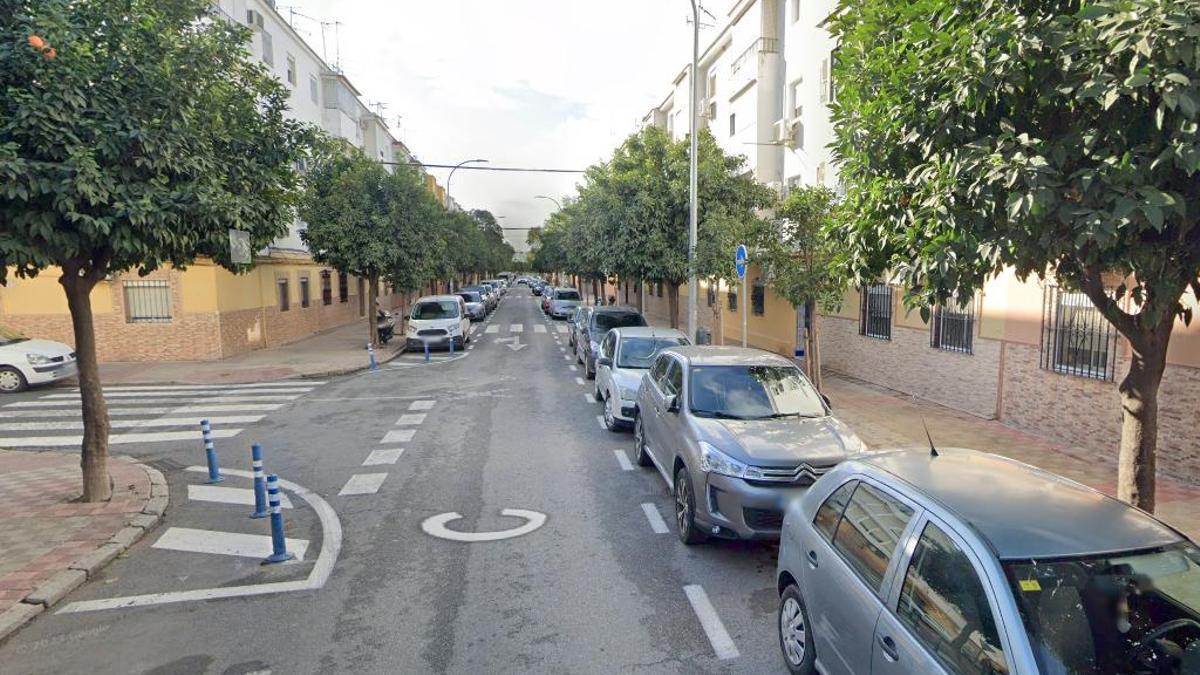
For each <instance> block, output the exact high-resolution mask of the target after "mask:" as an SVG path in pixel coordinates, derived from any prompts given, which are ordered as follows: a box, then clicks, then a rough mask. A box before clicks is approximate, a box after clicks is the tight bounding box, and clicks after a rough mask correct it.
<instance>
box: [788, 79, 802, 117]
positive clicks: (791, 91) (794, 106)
mask: <svg viewBox="0 0 1200 675" xmlns="http://www.w3.org/2000/svg"><path fill="white" fill-rule="evenodd" d="M802 84H804V78H800V77H798V78H796V81H795V82H792V83H791V84H790V85H789V86H788V105H789V106H790V110H791V111H792V115H791V116H792V119H798V118H799V117H800V114H801V113H803V112H804V107H803V106H801V105H800V85H802Z"/></svg>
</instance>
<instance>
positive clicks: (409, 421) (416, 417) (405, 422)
mask: <svg viewBox="0 0 1200 675" xmlns="http://www.w3.org/2000/svg"><path fill="white" fill-rule="evenodd" d="M424 421H425V413H411V414H407V415H401V416H400V419H398V420H396V426H416V425H418V424H420V423H422V422H424Z"/></svg>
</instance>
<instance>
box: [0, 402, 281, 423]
mask: <svg viewBox="0 0 1200 675" xmlns="http://www.w3.org/2000/svg"><path fill="white" fill-rule="evenodd" d="M283 405H284V404H282V403H260V404H254V403H242V404H234V405H185V406H180V407H178V408H160V407H154V406H149V407H146V406H134V407H130V408H125V407H115V408H109V409H108V414H109V415H110V416H111V417H120V416H122V415H164V414H180V413H210V412H230V413H232V412H260V411H267V410H277V409H279V408H282V407H283ZM77 408H78V404H74V405H72V406H71V407H70V408H68V409H66V410H59V409H56V408H49V409H42V408H32V409H28V410H6V411H5V412H4V415H3V417H4V418H5V419H9V418H12V419H15V418H21V417H32V418H43V417H79V416H80V413H79V410H78V409H77ZM193 421H196V420H193Z"/></svg>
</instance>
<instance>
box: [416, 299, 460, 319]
mask: <svg viewBox="0 0 1200 675" xmlns="http://www.w3.org/2000/svg"><path fill="white" fill-rule="evenodd" d="M411 317H412V318H413V319H414V320H416V321H422V320H430V319H456V318H458V303H457V302H454V301H453V300H436V301H429V302H418V303H417V304H416V306H415V307H413V310H412V315H411Z"/></svg>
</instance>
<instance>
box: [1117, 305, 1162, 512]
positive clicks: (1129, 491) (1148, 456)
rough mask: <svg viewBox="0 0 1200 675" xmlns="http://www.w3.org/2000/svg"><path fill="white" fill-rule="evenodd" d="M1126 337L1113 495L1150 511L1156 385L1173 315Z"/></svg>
mask: <svg viewBox="0 0 1200 675" xmlns="http://www.w3.org/2000/svg"><path fill="white" fill-rule="evenodd" d="M1167 314H1168V316H1167V317H1166V318H1165V319H1164V320H1163V321H1161V322H1160V323H1159V325H1158V326H1155V327H1154V328H1152V329H1150V330H1148V331H1146V332H1145V333H1144V334H1143V335H1141V336H1134V337H1132V338H1131V339H1130V342H1129V344H1130V347H1131V349H1132V354H1131V355H1130V358H1131V360H1130V364H1129V373H1128V374H1127V375H1125V379H1123V380H1121V385H1120V387H1119V388H1118V389H1119V391H1120V392H1121V449H1120V452H1119V454H1118V459H1117V498H1118V499H1120V500H1122V501H1125V502H1129V503H1130V504H1133V505H1134V506H1136V507H1138V508H1140V509H1142V510H1144V511H1149V512H1151V513H1153V512H1154V507H1155V494H1154V478H1155V468H1156V462H1155V453H1156V451H1157V449H1158V387H1159V384H1160V383H1161V382H1162V375H1163V370H1164V369H1165V368H1166V364H1167V344H1168V342H1169V341H1170V338H1171V327H1172V325H1173V324H1174V316H1173V315H1171V314H1170V313H1169V312H1168V313H1167Z"/></svg>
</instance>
